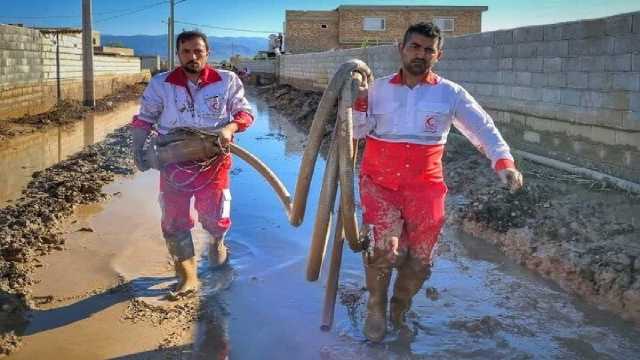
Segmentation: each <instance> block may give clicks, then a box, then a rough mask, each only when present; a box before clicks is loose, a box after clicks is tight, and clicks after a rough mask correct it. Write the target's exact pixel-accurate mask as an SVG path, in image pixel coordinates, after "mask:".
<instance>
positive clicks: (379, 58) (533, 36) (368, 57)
mask: <svg viewBox="0 0 640 360" xmlns="http://www.w3.org/2000/svg"><path fill="white" fill-rule="evenodd" d="M350 58H359V59H362V60H364V61H366V62H367V63H368V64H369V66H371V67H372V69H373V71H374V74H375V76H377V77H380V76H384V75H388V74H390V73H392V72H394V71H396V70H397V69H398V68H399V66H400V64H399V57H398V54H397V49H396V48H395V47H393V46H378V47H369V48H363V49H350V50H339V51H328V52H322V53H309V54H300V55H286V56H282V57H280V66H279V72H280V83H285V84H291V85H294V86H296V87H300V88H304V89H314V90H322V89H324V87H325V86H326V85H327V83H328V80H329V79H330V78H331V76H332V75H333V73H334V72H335V70H336V69H337V67H338V66H339V65H340V64H341V63H342V62H344V61H346V60H348V59H350ZM436 70H437V72H438V73H440V74H441V75H443V76H445V77H446V78H448V79H450V80H453V81H455V82H458V83H460V84H461V85H463V86H464V87H465V88H466V89H467V90H469V91H470V92H471V94H473V95H474V96H475V97H476V99H477V100H478V101H479V102H480V103H481V104H482V105H483V106H484V107H485V108H486V109H487V110H488V111H489V113H490V114H491V115H492V116H493V118H494V120H495V121H496V123H497V124H498V126H499V127H500V129H501V131H502V133H503V134H504V135H505V137H506V138H507V139H508V140H509V142H510V143H511V144H512V146H513V147H515V148H517V149H521V150H526V151H530V152H533V153H536V154H539V155H543V156H547V157H551V158H554V159H558V160H562V161H567V162H570V163H573V164H577V165H580V166H585V167H588V168H592V169H597V170H600V171H603V172H606V173H609V174H612V175H615V176H619V177H622V178H626V179H628V180H631V181H634V182H640V12H635V13H629V14H622V15H618V16H612V17H608V18H602V19H593V20H584V21H576V22H569V23H560V24H552V25H544V26H533V27H524V28H517V29H512V30H501V31H495V32H486V33H478V34H471V35H465V36H459V37H454V38H450V39H447V40H446V41H445V53H444V58H443V60H442V61H441V62H440V63H439V64H438V65H437V69H436Z"/></svg>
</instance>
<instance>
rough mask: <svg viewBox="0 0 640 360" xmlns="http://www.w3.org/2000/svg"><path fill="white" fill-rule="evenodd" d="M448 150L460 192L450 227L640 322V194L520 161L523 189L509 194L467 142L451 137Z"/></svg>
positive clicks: (448, 168)
mask: <svg viewBox="0 0 640 360" xmlns="http://www.w3.org/2000/svg"><path fill="white" fill-rule="evenodd" d="M447 149H448V151H447V154H446V156H445V174H446V179H447V184H448V186H449V189H450V195H458V197H457V199H455V197H454V199H453V200H458V201H449V205H448V208H449V215H450V219H449V220H450V222H452V223H456V224H459V225H461V226H462V228H463V229H464V230H465V231H466V232H469V233H471V234H473V235H476V236H478V237H481V238H483V239H486V240H489V241H491V242H493V243H494V244H496V245H497V246H498V247H499V248H501V249H502V250H503V251H504V252H505V253H506V254H507V255H509V256H510V257H512V258H514V259H516V260H517V261H519V262H520V263H521V264H522V265H524V266H526V267H528V268H530V269H533V270H536V271H538V272H539V273H541V274H542V275H544V276H545V277H548V278H551V279H553V280H555V281H556V282H558V283H559V284H560V285H561V286H562V287H563V288H565V289H566V290H569V291H572V292H576V293H579V294H581V295H583V296H585V297H586V298H587V299H588V300H590V301H591V302H593V303H596V304H598V305H601V306H603V307H606V308H609V309H610V310H614V311H616V312H619V313H621V314H622V315H623V317H626V318H631V319H634V320H636V321H640V228H639V227H638V225H637V218H636V217H637V214H640V201H639V200H640V196H638V195H637V194H635V195H634V194H630V193H626V192H624V191H620V190H618V189H616V188H614V187H613V186H611V185H610V184H607V183H603V182H600V181H595V180H592V179H587V178H582V177H579V176H577V175H574V174H570V173H565V172H563V171H560V170H556V169H552V168H548V167H544V166H541V165H538V164H535V163H532V162H529V161H524V160H520V161H517V163H518V167H519V168H520V170H521V171H522V172H523V174H524V177H525V184H526V185H525V188H524V190H523V191H520V192H518V193H516V194H510V193H509V192H507V191H505V190H504V189H502V188H501V187H500V185H499V184H498V183H497V182H496V180H497V179H496V175H495V174H494V173H493V171H492V170H491V169H490V166H489V163H488V161H487V160H486V159H484V158H483V157H482V156H481V155H480V154H478V153H477V151H475V149H473V148H472V147H471V146H470V145H469V144H468V143H467V142H466V141H464V140H461V139H450V141H449V144H448V146H447ZM450 200H452V199H451V198H450ZM634 214H635V215H634Z"/></svg>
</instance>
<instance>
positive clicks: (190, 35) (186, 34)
mask: <svg viewBox="0 0 640 360" xmlns="http://www.w3.org/2000/svg"><path fill="white" fill-rule="evenodd" d="M194 38H200V39H202V41H204V46H206V48H207V51H209V42H208V41H207V35H205V34H204V33H202V32H200V31H197V30H190V31H183V32H181V33H180V34H179V35H178V38H177V39H176V51H178V50H180V44H182V43H183V42H185V41H189V40H191V39H194Z"/></svg>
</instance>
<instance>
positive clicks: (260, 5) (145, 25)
mask: <svg viewBox="0 0 640 360" xmlns="http://www.w3.org/2000/svg"><path fill="white" fill-rule="evenodd" d="M181 1H182V2H181ZM176 2H181V3H179V4H177V5H176V16H175V18H176V20H177V21H183V22H186V23H192V24H201V25H209V26H213V27H221V28H230V29H238V30H223V29H217V28H208V27H204V26H199V28H200V29H201V30H203V31H204V32H206V33H207V34H209V35H214V36H258V37H263V36H267V35H268V32H271V31H274V32H275V31H281V29H282V23H283V21H284V11H285V10H286V9H289V10H331V9H335V8H336V7H337V6H339V5H354V4H367V5H483V6H488V7H489V10H488V11H487V12H485V13H484V14H483V17H482V28H483V29H482V30H483V31H491V30H497V29H509V28H514V27H520V26H527V25H536V24H549V23H556V22H563V21H570V20H577V19H585V18H597V17H604V16H609V15H613V14H619V13H624V12H631V11H639V10H640V1H638V0H581V1H568V0H512V1H509V0H437V1H412V0H400V1H394V0H383V1H379V0H364V1H359V0H345V1H329V0H315V1H305V0H297V1H296V0H272V1H268V0H266V1H259V0H243V1H233V0H231V1H229V0H225V1H220V0H176ZM81 4H82V0H55V1H53V0H29V1H24V0H0V23H24V24H25V25H28V26H31V25H33V26H71V27H79V26H80V24H81V17H80V14H81ZM145 8H148V9H146V10H143V9H145ZM136 11H137V12H136ZM93 12H94V28H95V30H98V31H100V32H101V33H103V34H112V35H136V34H148V35H158V34H164V33H166V27H167V25H166V24H165V23H163V21H166V18H167V17H168V14H169V4H168V1H163V0H93ZM194 27H195V26H193V25H190V24H180V23H177V24H176V32H178V31H180V30H181V29H183V28H188V29H192V28H194ZM240 29H246V30H254V31H266V32H245V31H239V30H240Z"/></svg>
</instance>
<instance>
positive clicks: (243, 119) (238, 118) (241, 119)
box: [232, 111, 253, 132]
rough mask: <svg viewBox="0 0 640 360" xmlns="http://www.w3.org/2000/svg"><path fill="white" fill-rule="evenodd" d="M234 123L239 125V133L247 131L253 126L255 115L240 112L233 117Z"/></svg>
mask: <svg viewBox="0 0 640 360" xmlns="http://www.w3.org/2000/svg"><path fill="white" fill-rule="evenodd" d="M232 122H234V123H236V124H238V132H241V131H245V130H246V129H247V128H248V127H249V126H251V124H253V115H251V114H249V113H248V112H245V111H238V112H237V113H235V115H233V120H232Z"/></svg>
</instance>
